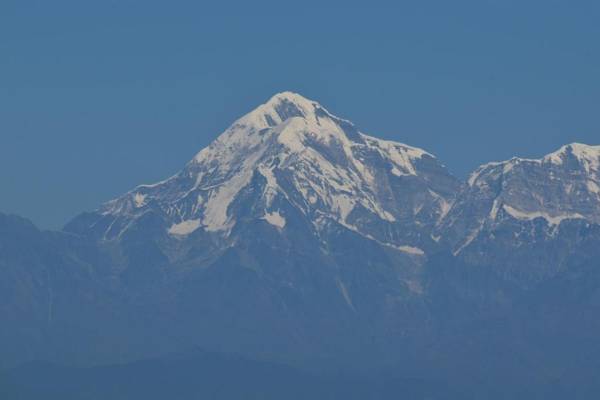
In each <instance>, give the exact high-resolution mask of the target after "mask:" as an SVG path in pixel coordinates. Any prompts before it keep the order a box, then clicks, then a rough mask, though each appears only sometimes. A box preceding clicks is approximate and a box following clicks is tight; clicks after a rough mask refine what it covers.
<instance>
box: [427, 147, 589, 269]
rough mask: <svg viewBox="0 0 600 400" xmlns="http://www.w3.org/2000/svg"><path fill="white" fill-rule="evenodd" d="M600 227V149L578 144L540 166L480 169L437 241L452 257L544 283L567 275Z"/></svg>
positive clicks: (519, 161) (518, 161) (522, 163)
mask: <svg viewBox="0 0 600 400" xmlns="http://www.w3.org/2000/svg"><path fill="white" fill-rule="evenodd" d="M599 223H600V146H588V145H583V144H579V143H573V144H569V145H565V146H563V147H561V148H560V149H559V150H557V151H555V152H553V153H551V154H548V155H546V156H544V157H542V158H540V159H523V158H512V159H510V160H507V161H503V162H493V163H488V164H485V165H482V166H481V167H479V168H478V169H477V170H475V171H474V172H473V173H472V174H471V175H470V177H469V178H468V181H467V183H466V184H465V185H464V187H463V189H462V191H461V192H460V193H459V194H458V196H457V198H456V201H455V203H454V204H453V206H452V208H451V210H450V211H449V212H448V214H447V215H446V217H445V218H444V220H443V221H442V222H441V224H440V227H439V229H438V233H437V234H438V235H441V236H443V238H444V241H446V242H447V243H449V244H450V246H451V248H452V251H453V253H454V255H462V256H464V257H466V258H468V259H470V260H471V261H473V262H476V263H485V264H487V265H490V264H497V267H498V268H502V269H505V270H506V269H515V270H518V273H519V274H520V275H528V274H530V273H532V274H534V275H539V274H552V273H554V272H556V271H557V270H559V269H561V268H563V267H564V265H565V262H566V258H567V257H569V256H571V255H572V254H571V253H572V252H573V250H574V249H575V248H577V246H578V243H579V242H578V240H581V239H582V238H584V237H585V235H586V232H589V226H590V224H599ZM463 253H464V254H463ZM536 257H537V259H536ZM475 260H478V261H475ZM532 260H535V261H532ZM524 263H528V264H529V265H528V267H527V268H525V267H524V266H523V264H524Z"/></svg>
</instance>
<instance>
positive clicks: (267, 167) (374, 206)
mask: <svg viewBox="0 0 600 400" xmlns="http://www.w3.org/2000/svg"><path fill="white" fill-rule="evenodd" d="M421 163H425V164H423V168H425V169H426V170H427V171H430V169H428V168H430V164H427V163H434V164H435V163H437V161H436V160H435V157H433V156H432V155H431V154H429V153H427V152H426V151H424V150H421V149H418V148H415V147H411V146H407V145H405V144H402V143H397V142H393V141H389V140H382V139H377V138H375V137H372V136H368V135H365V134H363V133H361V132H360V131H359V130H358V129H357V128H356V127H355V126H354V125H353V124H352V123H351V122H350V121H348V120H345V119H342V118H339V117H336V116H334V115H333V114H331V113H330V112H329V111H327V110H326V109H325V108H324V107H323V106H321V105H320V104H319V103H317V102H315V101H312V100H309V99H307V98H305V97H302V96H301V95H299V94H296V93H292V92H282V93H278V94H276V95H274V96H273V97H271V98H270V99H269V100H268V101H267V102H265V103H264V104H262V105H260V106H259V107H257V108H256V109H254V110H253V111H251V112H249V113H248V114H246V115H244V116H243V117H241V118H239V119H238V120H237V121H235V122H234V123H233V124H232V125H231V126H230V127H229V128H227V129H226V130H225V131H224V132H223V133H222V134H221V135H219V136H218V137H217V139H215V140H214V141H213V142H212V143H211V144H210V145H209V146H208V147H206V148H204V149H203V150H202V151H200V152H199V153H198V154H197V155H196V156H195V157H194V159H193V160H192V161H191V162H190V163H188V164H187V166H186V167H185V169H184V170H183V171H181V172H180V173H179V174H176V175H175V176H173V177H171V178H169V179H167V180H165V181H163V182H160V183H158V184H155V185H144V186H140V187H138V188H136V189H135V190H134V191H132V192H130V194H129V195H128V196H124V197H123V198H121V199H117V200H115V201H112V202H110V203H108V204H107V205H106V206H105V208H104V210H103V211H104V215H107V214H119V215H122V214H127V215H128V217H135V215H138V214H139V215H141V213H143V212H144V211H145V210H147V209H148V208H149V207H152V208H153V209H155V210H156V209H158V210H160V212H161V213H162V214H163V215H164V217H165V219H166V220H167V221H168V223H169V225H170V228H168V232H169V233H170V234H172V235H187V234H189V233H191V232H194V231H195V230H196V229H200V228H202V229H204V230H205V231H209V232H211V231H212V232H218V231H224V232H230V231H231V228H232V227H233V226H234V225H235V224H236V215H235V212H233V211H232V208H231V207H232V206H233V205H234V203H235V201H236V199H238V198H240V196H247V195H248V194H247V192H251V193H254V194H255V195H256V196H258V197H257V198H254V199H253V200H252V201H256V202H258V203H257V204H256V205H257V206H259V207H256V209H257V210H258V209H259V208H260V209H263V210H265V211H264V213H263V214H262V215H257V216H256V218H263V219H264V220H266V221H267V222H268V223H270V224H271V225H274V226H276V227H278V228H280V229H283V228H284V227H286V221H285V218H284V213H285V212H284V213H280V212H279V211H276V212H267V211H266V210H269V209H270V208H271V206H272V205H274V204H275V203H274V202H275V201H278V202H279V204H281V202H282V201H283V202H286V203H288V205H291V206H292V207H295V208H296V209H297V210H298V211H300V212H302V213H304V214H305V215H306V216H307V217H308V218H309V219H314V218H317V216H324V215H325V216H327V217H328V218H330V219H333V220H336V221H338V222H339V223H341V224H342V225H344V226H352V228H353V229H361V228H360V227H359V226H354V225H353V224H355V223H358V224H359V225H360V224H364V225H365V226H374V225H372V224H376V223H377V224H379V223H383V224H395V223H400V222H399V221H405V220H406V219H405V218H404V217H402V215H403V213H404V211H402V210H401V207H402V205H400V206H399V205H396V204H395V203H394V202H393V201H392V199H393V198H394V196H396V195H395V194H394V192H393V191H398V192H399V191H402V190H405V189H403V186H402V184H401V183H400V182H401V180H402V179H411V180H412V179H415V180H416V181H412V182H417V181H419V182H420V183H418V184H417V187H421V186H422V187H423V195H419V194H418V193H417V194H414V195H415V196H416V199H417V198H418V200H415V201H417V202H418V204H412V203H410V202H409V201H407V200H406V199H403V204H404V203H406V204H407V205H406V207H410V210H411V211H410V212H411V213H412V212H413V209H419V210H420V209H421V208H422V207H423V205H424V204H428V206H427V207H437V206H435V205H434V206H431V204H438V205H440V207H441V205H443V204H446V202H445V201H441V200H440V195H439V194H437V193H435V191H432V190H429V187H428V186H427V185H428V182H429V181H428V180H426V179H422V178H420V177H419V174H420V168H421V167H422V164H421ZM436 165H437V164H436ZM440 171H443V169H440ZM428 173H429V172H428ZM442 173H443V172H442ZM427 179H429V178H427ZM414 184H415V183H411V185H414ZM418 185H421V186H418ZM250 186H251V187H250ZM411 187H412V188H414V186H411ZM246 188H249V189H248V190H245V189H246ZM257 189H258V190H257ZM413 190H414V189H413ZM412 195H413V194H412V193H411V194H410V196H412ZM397 196H400V195H399V194H398V195H397ZM401 196H406V194H402V195H401ZM419 196H420V197H419ZM125 199H126V200H127V201H125ZM442 200H443V199H442ZM244 201H248V200H244ZM408 204H410V206H409V205H408ZM278 206H279V205H278ZM438 211H439V212H437V211H433V212H434V213H437V214H440V213H441V211H442V210H438ZM356 213H359V214H360V215H361V217H360V218H359V219H358V220H357V221H358V222H352V221H353V220H356V217H355V216H354V214H356ZM364 213H366V214H368V215H370V216H369V217H367V216H364V215H363V214H364ZM398 217H399V218H398ZM370 218H374V219H375V220H376V221H377V222H368V221H370ZM369 224H371V225H369ZM382 232H384V231H382Z"/></svg>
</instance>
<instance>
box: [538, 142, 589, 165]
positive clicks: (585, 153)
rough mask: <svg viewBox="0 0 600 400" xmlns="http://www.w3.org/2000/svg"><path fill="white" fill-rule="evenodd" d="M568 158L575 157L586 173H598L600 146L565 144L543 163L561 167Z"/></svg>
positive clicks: (549, 155)
mask: <svg viewBox="0 0 600 400" xmlns="http://www.w3.org/2000/svg"><path fill="white" fill-rule="evenodd" d="M569 157H575V158H576V159H577V160H578V161H579V162H580V163H581V164H582V166H583V167H584V168H585V169H586V170H587V172H590V171H592V170H594V171H598V172H600V146H591V145H587V144H583V143H570V144H566V145H564V146H562V147H561V148H560V149H558V150H557V151H555V152H553V153H550V154H548V155H547V156H545V157H544V158H543V161H546V162H551V163H553V164H558V165H561V164H563V162H565V160H567V159H568V158H569Z"/></svg>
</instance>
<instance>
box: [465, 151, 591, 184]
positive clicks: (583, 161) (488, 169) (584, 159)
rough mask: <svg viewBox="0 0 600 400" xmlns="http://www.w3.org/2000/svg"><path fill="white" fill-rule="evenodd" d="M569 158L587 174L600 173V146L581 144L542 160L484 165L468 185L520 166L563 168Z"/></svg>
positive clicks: (519, 159) (469, 179)
mask: <svg viewBox="0 0 600 400" xmlns="http://www.w3.org/2000/svg"><path fill="white" fill-rule="evenodd" d="M569 157H574V158H575V159H577V160H578V162H579V164H580V166H581V167H582V168H583V170H584V171H585V172H586V173H587V174H594V173H600V145H599V146H590V145H586V144H581V143H570V144H566V145H564V146H562V147H561V148H559V149H558V150H556V151H555V152H552V153H550V154H547V155H545V156H543V157H541V158H522V157H513V158H511V159H510V160H505V161H494V162H489V163H486V164H483V165H481V166H479V167H478V168H477V169H476V170H475V171H474V172H473V173H471V175H470V176H469V178H468V180H467V183H468V184H469V186H473V185H474V184H476V182H477V180H478V179H479V178H480V177H481V176H484V175H487V174H489V173H494V174H498V173H503V174H506V173H508V172H510V171H511V170H512V169H513V168H514V167H515V166H517V165H519V164H537V165H542V164H552V165H556V166H561V165H564V163H565V161H566V160H567V159H568V158H569Z"/></svg>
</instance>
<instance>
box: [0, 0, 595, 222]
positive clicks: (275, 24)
mask: <svg viewBox="0 0 600 400" xmlns="http://www.w3.org/2000/svg"><path fill="white" fill-rule="evenodd" d="M204 3H208V2H202V1H189V2H188V1H162V2H157V1H152V0H146V1H128V0H119V1H112V0H103V1H85V0H77V1H64V0H53V1H48V0H43V1H28V0H19V1H13V0H2V1H0V188H1V189H0V190H1V191H0V211H3V212H13V213H18V214H20V215H23V216H25V217H28V218H31V219H32V220H33V221H34V222H36V223H37V224H38V225H39V226H41V227H44V228H56V227H60V226H62V224H63V223H64V222H66V221H67V220H68V219H69V218H71V217H72V216H74V215H75V214H77V213H79V212H81V211H84V210H91V209H94V208H96V207H97V206H98V205H99V204H100V203H102V202H104V201H106V200H109V199H111V198H113V197H115V196H117V195H119V194H121V193H123V192H125V191H127V190H129V189H131V188H132V187H134V186H135V185H137V184H140V183H151V182H153V181H157V180H161V179H163V178H166V177H168V176H170V175H172V174H173V173H175V172H177V171H178V170H179V169H180V168H181V167H182V166H183V165H184V164H185V163H186V162H187V161H188V160H189V159H191V158H192V157H193V155H194V154H195V153H196V152H197V151H199V150H200V149H201V148H202V147H204V146H206V145H207V144H208V143H209V142H210V141H211V140H212V139H214V138H215V137H216V136H217V135H218V134H219V133H220V132H221V131H223V130H224V129H225V128H226V127H227V126H228V125H229V124H230V123H231V122H233V120H235V119H236V118H237V117H239V116H240V115H242V114H244V113H245V112H247V111H250V110H251V109H253V108H254V107H256V106H257V105H259V104H261V103H262V102H264V101H265V100H267V99H268V98H269V97H270V96H271V95H273V94H274V93H276V92H280V91H284V90H291V91H295V92H298V93H301V94H303V95H304V96H306V97H308V98H311V99H314V100H317V101H319V102H321V103H322V104H323V105H324V106H325V107H327V108H328V109H329V110H330V111H332V112H333V113H335V114H337V115H339V116H342V117H345V118H348V119H350V120H352V121H354V122H355V123H356V124H357V125H358V126H359V128H360V129H361V130H362V131H364V132H366V133H369V134H371V135H375V136H379V137H383V138H388V139H393V140H398V141H401V142H404V143H407V144H411V145H414V146H419V147H423V148H425V149H427V150H428V151H430V152H432V153H434V154H436V155H437V156H438V157H439V158H440V159H441V160H442V161H443V162H444V163H445V164H446V165H447V166H448V167H449V169H450V170H451V171H452V172H454V173H455V174H456V175H457V176H459V177H465V176H466V175H467V174H468V172H469V171H470V170H472V169H474V168H475V167H476V166H477V165H479V164H480V163H483V162H486V161H492V160H499V159H506V158H510V157H512V156H514V155H519V156H524V157H538V156H541V155H543V154H545V153H548V152H550V151H553V150H555V149H556V148H558V147H559V146H560V145H562V144H565V143H568V142H574V141H578V142H584V143H588V144H600V107H599V106H600V23H599V21H600V2H598V1H553V0H544V1H528V0H520V1H510V0H497V1H492V0H487V1H486V0H478V1H447V0H445V1H427V0H421V1H396V2H394V3H395V5H393V3H392V2H389V3H379V2H376V1H369V2H360V3H362V6H359V5H358V4H356V5H353V4H349V2H335V3H334V2H327V4H325V2H324V1H319V2H317V1H314V2H313V1H309V0H306V1H295V2H291V1H283V0H281V1H272V2H260V1H243V2H242V1H238V2H231V1H221V2H219V5H216V4H213V5H206V4H204ZM211 3H217V2H211Z"/></svg>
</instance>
